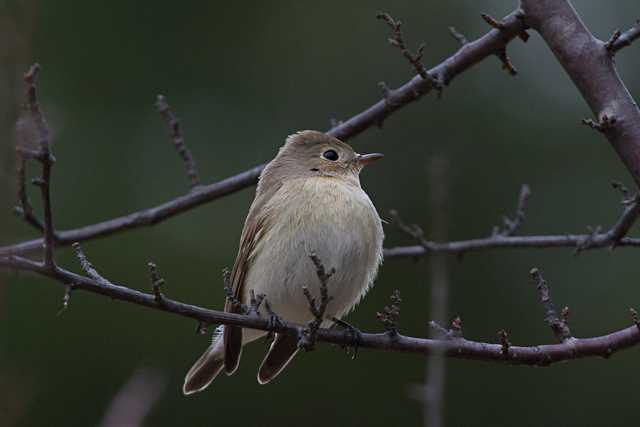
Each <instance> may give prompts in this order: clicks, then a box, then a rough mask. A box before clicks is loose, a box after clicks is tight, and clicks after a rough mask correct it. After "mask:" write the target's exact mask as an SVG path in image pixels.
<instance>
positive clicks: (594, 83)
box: [520, 0, 640, 185]
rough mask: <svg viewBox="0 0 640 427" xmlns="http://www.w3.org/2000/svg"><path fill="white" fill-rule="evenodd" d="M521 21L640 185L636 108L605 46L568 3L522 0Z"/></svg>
mask: <svg viewBox="0 0 640 427" xmlns="http://www.w3.org/2000/svg"><path fill="white" fill-rule="evenodd" d="M520 4H521V7H522V10H523V11H524V14H525V18H524V19H525V22H526V24H527V25H528V26H530V27H531V28H533V29H534V30H536V31H537V32H538V33H539V34H540V35H541V36H542V38H543V39H544V41H545V42H546V43H547V44H548V45H549V48H550V49H551V51H552V52H553V53H554V55H555V56H556V59H557V60H558V62H559V63H560V64H561V65H562V67H563V68H564V69H565V71H566V72H567V74H568V75H569V77H570V78H571V80H572V81H573V83H574V84H575V85H576V87H577V88H578V90H579V91H580V93H581V94H582V96H583V98H584V99H585V101H586V102H587V104H588V105H589V107H590V108H591V111H592V112H593V114H594V115H595V117H596V118H597V121H598V122H600V121H601V120H602V119H603V118H604V116H607V117H608V118H609V119H615V125H613V126H611V127H610V128H608V129H605V130H603V133H604V135H605V136H606V138H607V140H608V141H609V142H610V143H611V145H612V146H613V148H614V149H615V150H616V152H617V153H618V156H619V157H620V159H621V160H622V162H623V163H624V164H625V166H626V167H627V169H628V170H629V172H630V173H631V176H632V177H633V179H634V181H635V182H636V184H638V185H640V110H639V109H638V106H637V104H636V103H635V101H634V100H633V97H632V96H631V94H630V93H629V91H628V90H627V88H626V87H625V85H624V83H623V82H622V80H621V79H620V76H619V75H618V72H617V70H616V67H615V62H614V60H613V56H612V54H611V53H610V52H609V50H607V47H606V43H605V42H603V41H602V40H599V39H597V38H596V37H594V36H593V34H591V32H590V31H589V29H588V28H587V27H586V26H585V24H584V22H582V19H580V17H579V16H578V14H577V13H576V11H575V9H574V8H573V6H572V5H571V3H570V2H569V1H567V0H521V3H520Z"/></svg>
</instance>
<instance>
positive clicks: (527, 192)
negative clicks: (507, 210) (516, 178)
mask: <svg viewBox="0 0 640 427" xmlns="http://www.w3.org/2000/svg"><path fill="white" fill-rule="evenodd" d="M530 196H531V189H530V188H529V186H528V185H527V184H523V185H522V188H521V189H520V196H519V197H518V206H517V208H516V215H515V218H514V219H509V218H507V217H506V216H505V217H504V218H503V219H502V222H503V224H502V229H500V227H498V226H495V227H494V228H493V233H492V235H493V236H500V237H508V236H511V235H513V234H514V233H515V232H516V231H518V229H519V228H520V227H521V226H522V223H523V222H524V216H525V210H526V209H527V201H528V200H529V197H530Z"/></svg>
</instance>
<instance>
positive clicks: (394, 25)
mask: <svg viewBox="0 0 640 427" xmlns="http://www.w3.org/2000/svg"><path fill="white" fill-rule="evenodd" d="M376 18H378V19H381V20H383V21H384V22H386V23H387V25H388V26H389V27H390V28H391V37H389V39H388V41H389V44H390V45H391V46H394V47H397V48H398V49H399V50H400V53H402V56H404V57H405V58H406V59H407V61H409V63H410V64H411V65H413V68H414V69H415V71H416V73H418V75H419V76H420V77H422V78H423V79H424V80H428V81H431V82H432V83H434V81H433V78H432V77H431V76H430V75H429V73H428V72H427V69H426V68H425V67H424V64H422V57H423V55H424V44H421V45H420V46H419V47H418V50H417V51H416V53H412V52H411V51H410V50H409V49H407V47H406V46H405V44H404V38H403V35H402V30H401V29H400V26H401V25H402V22H400V21H396V20H395V19H393V17H392V16H391V15H389V14H388V13H386V12H378V13H377V14H376Z"/></svg>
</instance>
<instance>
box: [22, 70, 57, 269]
mask: <svg viewBox="0 0 640 427" xmlns="http://www.w3.org/2000/svg"><path fill="white" fill-rule="evenodd" d="M39 71H40V65H39V64H33V65H32V66H31V68H29V71H27V72H26V73H25V75H24V81H25V83H26V84H27V107H28V109H29V112H30V113H31V118H32V119H33V122H34V123H35V125H36V130H37V135H38V146H39V149H40V152H39V155H38V157H37V159H38V160H39V161H40V163H41V164H42V175H41V176H40V178H39V179H37V180H35V181H34V184H36V185H38V186H39V187H40V194H41V197H42V206H43V218H44V220H43V224H42V233H43V235H44V243H43V259H44V264H45V265H46V266H47V267H48V268H55V262H54V259H53V247H54V245H55V242H56V234H55V229H54V227H53V213H52V209H51V191H50V188H51V169H52V167H53V163H54V162H55V159H54V157H53V155H52V154H51V145H50V141H49V127H48V126H47V121H46V119H45V118H44V114H43V113H42V110H41V109H40V104H39V102H38V92H37V90H36V80H37V78H38V73H39Z"/></svg>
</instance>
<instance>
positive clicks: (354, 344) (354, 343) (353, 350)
mask: <svg viewBox="0 0 640 427" xmlns="http://www.w3.org/2000/svg"><path fill="white" fill-rule="evenodd" d="M331 320H332V321H333V326H334V327H336V326H338V327H341V328H343V330H344V331H345V333H347V334H349V337H350V338H351V345H343V346H341V347H342V348H343V349H344V350H345V351H346V353H347V355H348V356H349V357H350V358H351V360H355V359H356V357H358V347H359V345H360V343H361V342H362V332H360V330H359V329H358V328H356V327H355V326H353V325H352V324H350V323H348V322H345V321H344V320H342V319H338V318H336V317H334V318H332V319H331Z"/></svg>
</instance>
